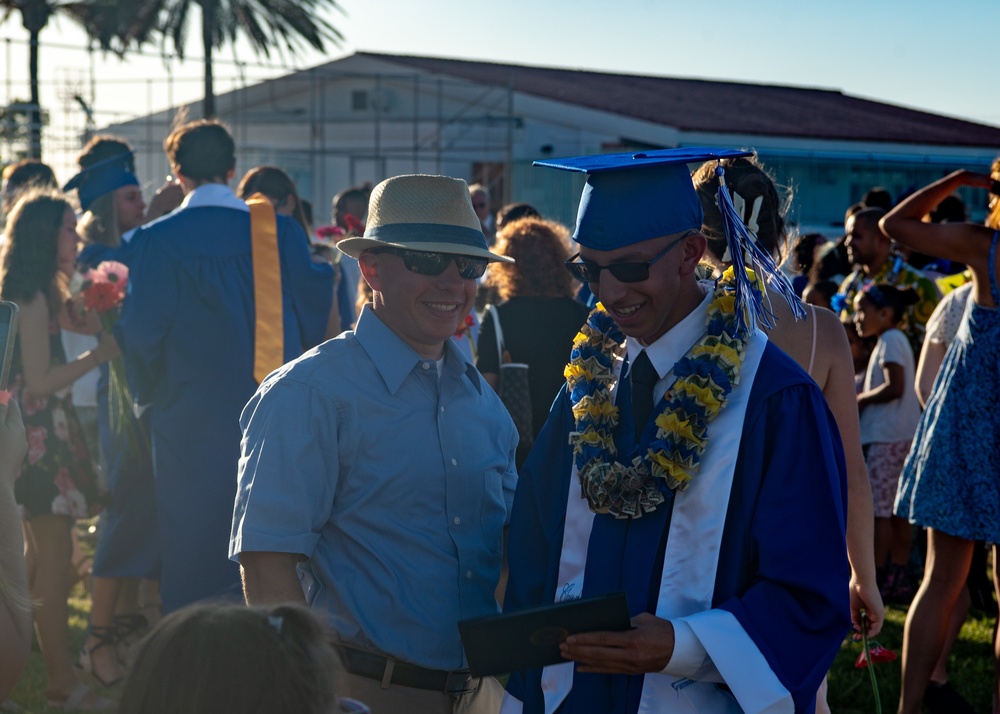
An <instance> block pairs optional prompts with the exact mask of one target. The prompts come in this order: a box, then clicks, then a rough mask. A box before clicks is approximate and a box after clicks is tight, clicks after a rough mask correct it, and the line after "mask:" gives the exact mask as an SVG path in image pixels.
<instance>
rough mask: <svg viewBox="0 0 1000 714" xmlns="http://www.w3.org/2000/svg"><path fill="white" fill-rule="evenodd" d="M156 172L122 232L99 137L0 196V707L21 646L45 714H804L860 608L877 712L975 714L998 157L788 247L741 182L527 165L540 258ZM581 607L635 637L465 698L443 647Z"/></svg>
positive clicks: (470, 203) (874, 204) (682, 163)
mask: <svg viewBox="0 0 1000 714" xmlns="http://www.w3.org/2000/svg"><path fill="white" fill-rule="evenodd" d="M164 151H165V153H166V155H167V158H168V160H169V164H170V167H171V177H170V178H169V179H168V181H167V183H166V184H164V185H163V186H161V187H160V188H159V189H158V190H157V191H156V192H155V194H154V195H153V196H151V197H150V200H149V204H148V205H147V204H146V203H145V201H144V197H143V193H142V188H141V186H140V185H139V181H138V179H137V178H136V175H135V165H134V158H133V152H132V149H131V147H130V146H129V145H128V143H127V142H125V141H124V140H122V139H120V138H117V137H113V136H105V135H102V136H97V137H95V138H94V139H92V140H91V141H90V142H89V143H88V144H87V145H86V146H85V147H84V148H83V150H82V152H81V153H80V155H79V158H78V164H79V167H78V168H79V171H78V173H77V174H76V175H75V176H73V177H72V178H71V179H70V180H69V181H67V182H66V183H65V184H63V185H62V188H61V189H60V184H59V183H58V182H57V180H56V177H55V175H54V174H53V172H52V171H51V169H49V167H47V166H45V165H44V164H42V163H41V162H38V161H34V160H25V161H22V162H19V163H17V164H14V165H12V166H9V167H7V168H6V169H5V170H4V173H3V178H4V185H3V211H4V222H5V230H4V233H3V239H2V247H0V299H2V300H7V301H12V302H14V303H16V304H17V305H18V307H19V324H18V329H17V342H16V348H15V351H14V361H13V364H12V368H11V379H10V385H9V392H0V538H2V540H0V664H2V666H0V701H3V700H4V699H5V698H6V697H7V696H9V694H10V693H11V691H13V688H14V686H15V684H16V683H17V681H18V677H19V674H20V672H21V670H22V669H23V666H24V662H25V659H26V657H27V652H28V649H29V648H30V646H31V641H32V637H31V627H32V624H33V626H34V634H35V637H36V638H37V642H38V646H39V649H40V650H41V653H42V656H43V659H44V662H45V674H46V685H45V686H46V690H45V699H46V701H47V702H48V704H49V706H50V707H53V708H61V709H64V710H67V711H91V710H118V711H121V712H130V713H131V712H157V711H163V712H167V711H191V712H206V713H207V712H222V713H225V712H234V713H235V712H245V711H248V710H251V709H256V710H260V711H297V712H298V711H301V712H317V714H318V713H319V712H331V711H343V712H351V711H354V712H362V711H367V710H368V708H370V710H371V711H375V712H390V713H391V712H439V711H440V712H459V711H461V712H472V713H477V712H484V713H485V712H491V713H492V712H504V714H513V713H516V712H525V713H527V712H545V713H546V714H548V713H550V712H562V713H563V714H569V713H571V712H594V711H600V712H621V713H622V714H626V713H627V714H633V713H634V712H637V711H677V712H689V711H690V712H695V711H719V712H722V711H776V712H777V711H789V712H790V711H796V712H811V711H819V712H822V711H829V708H828V706H827V703H826V697H827V684H826V678H825V677H826V673H827V671H828V669H829V668H830V665H831V663H832V662H833V659H834V656H835V655H836V653H837V651H838V649H839V648H840V646H841V644H842V642H843V640H844V637H845V635H846V634H847V633H848V631H849V630H850V629H851V628H853V629H854V630H855V631H856V632H859V633H860V632H864V634H865V635H866V636H868V637H874V636H875V635H877V634H878V632H879V631H880V630H881V628H882V626H883V622H884V618H885V606H884V603H886V602H888V603H892V604H894V605H899V606H903V607H907V608H908V611H907V618H906V625H905V628H904V641H903V648H902V688H901V689H902V691H901V696H900V700H899V704H898V708H899V712H901V713H906V714H908V713H910V712H920V711H922V707H924V706H927V707H928V708H929V709H930V711H932V712H959V713H961V712H966V711H969V712H971V711H973V709H972V707H971V706H970V705H969V704H968V702H966V701H965V700H964V699H963V698H962V696H961V694H960V693H959V692H958V691H956V689H955V688H954V687H952V685H951V684H950V683H949V679H948V672H947V661H948V656H949V653H950V650H951V647H952V646H953V644H954V643H955V641H956V639H957V637H958V631H959V629H960V628H961V625H962V623H963V622H964V620H965V618H966V616H967V613H968V611H969V609H970V607H973V606H974V607H976V608H977V609H979V610H982V611H985V612H987V613H988V614H993V615H995V614H996V602H995V600H994V592H993V590H994V586H993V584H991V583H989V580H988V578H987V576H986V571H987V554H988V551H987V546H990V545H993V544H996V543H997V542H1000V489H998V488H997V471H996V466H995V464H996V463H997V460H998V457H1000V453H998V442H997V439H998V436H997V434H998V433H1000V429H998V428H997V427H998V426H1000V424H998V423H997V417H996V416H995V415H996V410H995V408H994V406H995V402H996V401H997V399H998V398H1000V369H998V367H1000V365H998V364H997V359H998V357H997V355H1000V349H998V348H994V347H993V343H994V342H995V341H997V340H998V339H1000V324H995V323H996V319H997V318H996V315H997V314H998V312H997V307H998V306H1000V284H998V282H997V280H998V278H997V268H998V265H997V262H998V256H997V250H996V248H997V243H998V232H997V229H998V227H1000V197H998V196H1000V190H998V187H1000V183H998V181H1000V159H998V161H997V162H995V163H994V166H993V167H992V175H990V176H988V175H981V174H975V173H971V172H968V171H957V172H955V173H953V174H950V175H948V176H946V177H944V178H942V179H941V180H939V181H936V182H935V183H933V184H931V185H929V186H926V187H923V188H919V189H916V190H914V191H912V192H911V193H910V194H909V195H907V196H903V197H900V198H899V199H898V200H895V199H894V197H892V196H891V195H890V194H889V192H887V191H885V190H884V189H873V190H872V191H869V192H868V193H867V194H865V196H864V197H863V198H862V200H861V201H860V202H859V203H857V204H855V205H853V206H851V207H850V208H849V209H848V210H847V211H846V215H845V225H844V235H843V237H842V238H840V239H838V240H828V239H827V238H826V237H824V236H822V235H819V234H807V235H803V236H801V237H799V238H798V239H797V241H796V242H795V244H794V245H792V243H791V241H792V231H791V230H790V229H789V227H788V225H787V211H788V208H789V200H790V197H789V196H788V195H787V193H786V192H784V191H783V190H782V189H781V187H780V186H778V185H776V183H775V182H774V181H773V179H772V178H771V176H770V175H769V174H768V172H767V170H766V168H765V167H764V166H762V165H761V163H760V162H759V161H758V159H757V158H756V156H755V155H753V154H752V153H751V152H746V151H736V150H727V149H708V150H690V149H671V150H662V151H650V152H645V153H643V154H638V155H636V154H607V155H600V156H587V157H575V158H569V159H561V160H545V161H541V162H537V163H538V164H539V166H540V168H538V169H536V170H550V169H556V170H567V171H574V172H582V173H584V174H586V184H585V187H584V190H583V194H582V196H581V200H580V205H579V211H578V216H577V220H576V224H575V226H574V227H573V228H572V229H570V228H567V227H565V226H563V225H561V224H559V223H557V222H555V221H553V220H550V219H548V218H546V217H544V216H543V215H542V214H541V213H540V212H539V211H538V210H537V209H536V208H535V207H533V206H530V205H528V204H525V203H517V204H509V205H507V206H503V207H502V208H501V207H499V206H496V205H494V204H492V203H491V198H490V193H489V190H488V188H487V187H486V186H483V185H480V184H473V185H471V186H470V185H468V184H466V182H465V181H463V180H461V179H456V178H448V177H443V176H425V175H404V176H395V177H392V178H388V179H386V180H384V181H382V182H381V183H379V184H377V185H375V186H371V185H364V186H357V187H350V188H347V189H345V190H344V191H341V192H340V193H338V194H337V195H336V196H334V197H333V199H332V202H331V206H330V209H331V213H330V225H327V226H316V225H315V223H314V215H313V208H312V206H311V205H310V204H309V203H308V202H307V201H305V200H303V199H302V198H301V197H300V196H299V195H298V192H297V190H296V187H295V184H294V182H293V181H292V180H291V178H290V177H289V176H288V175H287V174H286V173H285V172H284V171H282V170H281V169H280V168H277V167H273V166H258V167H253V168H251V169H250V170H249V171H248V172H247V173H246V174H245V175H243V178H242V179H241V180H240V181H239V182H238V187H237V189H236V190H235V191H233V190H232V189H231V188H230V184H231V183H233V182H234V180H235V177H236V169H237V167H236V162H235V156H236V147H235V144H234V141H233V138H232V136H231V134H230V133H229V131H228V130H227V129H226V127H225V126H224V125H223V124H221V123H219V122H217V121H214V120H199V121H193V122H186V123H179V124H178V126H177V127H176V128H175V129H174V130H173V131H172V132H171V133H170V135H169V136H168V137H167V138H166V139H165V141H164ZM692 166H698V167H700V168H697V169H696V170H695V171H694V173H693V174H692V173H691V171H690V168H689V167H692ZM963 187H971V188H975V189H985V190H986V191H992V194H991V198H990V204H989V209H988V210H989V215H988V217H987V220H986V224H985V225H983V224H976V223H971V222H969V221H968V220H967V219H966V215H967V212H966V210H965V208H964V205H963V204H962V203H961V200H960V199H958V197H957V195H956V191H957V190H958V189H960V188H963ZM497 208H500V210H499V211H498V212H495V209H497ZM786 258H788V260H786ZM918 265H919V266H921V267H916V266H918ZM109 275H110V276H111V277H110V278H109V277H108V276H109ZM109 279H110V280H111V281H112V282H114V281H115V280H121V281H127V286H128V288H127V293H126V294H125V295H124V297H123V298H121V299H120V300H119V301H118V302H116V303H114V304H112V305H104V306H97V305H95V304H94V302H93V301H92V300H91V298H90V297H89V296H90V293H88V290H91V289H92V287H93V284H94V283H95V282H98V281H100V280H109ZM98 514H100V518H99V525H98V530H97V533H98V535H97V540H96V545H95V551H94V554H93V561H92V564H91V565H90V572H87V573H86V574H85V575H86V577H87V579H88V583H89V588H90V595H91V610H90V613H89V623H88V628H87V635H86V639H85V641H84V643H83V646H82V649H81V650H80V651H79V652H71V651H70V643H69V626H68V607H67V601H68V598H69V593H70V587H71V585H72V581H73V579H74V578H75V577H76V576H77V575H78V574H79V572H80V569H81V565H80V562H81V556H80V555H79V550H80V549H79V544H78V543H77V542H76V538H75V532H76V529H75V524H76V522H77V521H78V520H80V519H90V518H93V517H95V516H97V515H98ZM996 557H997V553H996V550H995V546H994V550H993V562H994V568H996V562H997V560H996ZM83 567H84V568H85V569H86V566H83ZM994 572H996V570H994ZM994 577H995V579H996V580H998V584H997V585H996V587H997V588H1000V578H997V577H996V576H994ZM616 591H624V592H625V594H626V599H627V603H628V615H629V617H630V618H631V629H629V630H625V631H620V632H617V631H616V632H605V631H598V632H586V631H583V632H577V633H574V634H570V635H568V636H565V635H564V636H563V637H561V638H560V641H559V648H560V654H561V658H562V660H563V661H562V662H552V663H550V664H547V665H545V666H543V667H525V668H523V669H516V670H515V671H513V672H512V673H511V676H510V678H509V681H507V683H506V686H505V687H502V686H501V685H500V684H499V682H498V681H497V680H496V679H495V678H493V677H489V676H477V674H478V673H474V672H473V671H472V670H470V666H469V660H468V657H467V653H466V646H465V645H466V643H465V642H463V639H462V636H461V634H460V631H459V627H458V623H459V622H462V621H466V620H471V619H476V618H480V617H484V616H488V615H493V614H496V613H497V612H499V611H500V610H501V609H502V611H503V612H504V613H507V612H511V613H513V612H518V611H521V610H525V609H530V608H538V607H541V606H553V608H555V609H554V611H557V609H558V608H556V606H557V605H559V604H562V603H565V602H567V601H571V600H575V599H580V598H587V597H590V596H600V595H604V594H607V593H612V592H616ZM161 618H162V619H161ZM998 642H1000V640H998ZM997 652H1000V648H998V649H997ZM998 657H1000V654H998ZM81 671H82V672H84V673H86V674H87V675H88V676H89V678H91V679H92V680H94V681H96V683H99V684H100V685H102V687H105V688H110V687H116V688H119V687H120V695H119V696H116V697H115V698H114V699H111V698H107V697H105V696H103V695H101V694H99V693H98V691H96V690H95V688H94V687H93V686H92V682H91V680H90V679H88V678H85V677H81V676H80V672H81ZM119 683H123V684H119ZM115 700H118V701H115ZM996 701H997V700H995V703H994V712H995V713H996V712H1000V704H997V703H996ZM362 702H363V703H362ZM16 707H17V704H16V703H15V702H13V701H11V700H7V701H6V702H4V703H3V705H2V706H0V709H12V710H13V709H16Z"/></svg>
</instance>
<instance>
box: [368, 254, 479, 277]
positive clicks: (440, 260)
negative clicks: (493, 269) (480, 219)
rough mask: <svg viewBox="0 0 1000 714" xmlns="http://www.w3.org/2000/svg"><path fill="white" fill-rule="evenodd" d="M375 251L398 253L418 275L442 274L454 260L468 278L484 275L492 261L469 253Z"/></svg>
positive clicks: (459, 272) (407, 266)
mask: <svg viewBox="0 0 1000 714" xmlns="http://www.w3.org/2000/svg"><path fill="white" fill-rule="evenodd" d="M375 252H376V253H389V254H391V255H398V256H399V257H400V258H402V259H403V265H404V266H405V267H406V269H407V270H409V271H410V272H411V273H416V274H417V275H440V274H441V273H443V272H444V271H445V270H447V269H448V264H449V263H450V262H451V261H453V260H454V261H455V266H456V267H457V268H458V274H459V275H460V276H462V277H463V278H464V279H466V280H475V279H477V278H481V277H483V274H484V273H485V272H486V266H487V265H489V262H490V261H489V260H487V259H486V258H473V257H472V256H468V255H454V254H452V253H427V252H425V251H422V250H407V249H405V248H379V249H378V250H377V251H375Z"/></svg>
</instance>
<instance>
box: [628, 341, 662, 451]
mask: <svg viewBox="0 0 1000 714" xmlns="http://www.w3.org/2000/svg"><path fill="white" fill-rule="evenodd" d="M629 378H630V379H631V380H632V422H633V423H634V424H635V434H636V441H638V440H639V438H640V437H641V436H642V432H643V430H644V429H645V427H646V422H647V421H649V414H650V412H652V411H653V388H654V387H655V386H656V382H657V380H658V379H659V378H660V375H658V374H657V373H656V368H655V367H653V363H652V362H650V361H649V355H647V354H646V350H643V351H642V352H640V353H639V356H638V357H636V358H635V362H634V363H633V364H632V367H631V369H630V370H629Z"/></svg>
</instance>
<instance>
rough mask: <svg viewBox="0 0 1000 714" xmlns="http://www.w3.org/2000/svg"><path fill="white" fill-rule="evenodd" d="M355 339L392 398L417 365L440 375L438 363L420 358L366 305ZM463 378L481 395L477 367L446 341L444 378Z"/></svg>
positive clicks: (456, 347) (452, 344)
mask: <svg viewBox="0 0 1000 714" xmlns="http://www.w3.org/2000/svg"><path fill="white" fill-rule="evenodd" d="M354 336H355V338H356V339H357V341H358V343H359V344H360V345H361V347H362V348H363V349H364V350H365V352H366V353H367V354H368V358H369V359H370V360H371V361H372V364H374V365H375V369H377V370H378V372H379V374H380V375H382V379H383V380H384V381H385V386H386V388H388V390H389V393H390V394H395V393H396V392H397V391H399V388H400V387H401V386H403V382H405V381H406V378H407V377H408V376H409V375H410V373H411V372H412V371H413V370H414V369H415V368H416V367H417V365H421V364H427V365H429V366H428V369H433V370H434V371H435V374H436V373H437V366H436V364H435V360H432V359H423V358H422V357H421V356H420V355H418V354H417V353H416V351H414V349H413V348H412V347H410V346H409V345H408V344H406V342H405V341H403V339H402V338H401V337H400V336H399V335H397V334H396V333H395V332H393V331H392V330H391V329H390V328H389V326H388V325H386V324H385V323H384V322H382V319H381V318H380V317H379V316H378V315H376V314H375V311H374V310H372V309H371V307H369V306H368V305H365V307H364V309H362V311H361V316H360V317H359V318H358V324H357V326H356V327H355V328H354ZM463 374H464V375H465V376H466V377H467V378H468V380H469V381H470V382H471V384H472V387H473V388H474V389H475V390H476V391H477V392H479V393H480V394H482V391H483V390H482V384H481V382H480V378H479V372H478V371H476V368H475V366H474V365H473V364H472V363H471V362H469V361H468V360H467V359H466V357H465V355H464V354H463V353H462V350H461V349H459V347H458V345H456V344H454V341H453V340H450V339H449V340H445V342H444V371H443V372H442V375H441V376H442V378H446V377H450V378H453V379H455V378H458V377H460V376H461V375H463Z"/></svg>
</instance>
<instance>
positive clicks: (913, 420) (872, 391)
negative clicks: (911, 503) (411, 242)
mask: <svg viewBox="0 0 1000 714" xmlns="http://www.w3.org/2000/svg"><path fill="white" fill-rule="evenodd" d="M917 299H918V298H917V294H916V293H915V292H914V291H913V290H910V289H905V290H900V289H897V288H895V287H893V286H891V285H886V284H874V283H869V284H868V285H866V286H865V288H864V289H863V290H862V291H861V292H860V293H858V296H857V299H856V300H855V308H854V309H855V317H854V321H855V324H856V325H857V331H858V335H859V336H861V337H862V338H865V337H872V336H877V337H878V342H876V344H875V349H874V351H873V352H872V354H871V358H870V359H869V361H868V369H867V372H866V373H865V381H864V387H863V389H862V391H861V393H860V394H858V408H859V409H860V410H861V444H862V447H863V448H864V452H865V463H866V464H867V466H868V475H869V477H870V478H871V482H872V496H873V499H874V504H875V564H876V566H877V568H878V569H879V570H878V573H879V577H878V580H879V589H880V591H881V593H882V597H883V599H885V600H886V601H887V602H899V603H908V602H909V601H910V599H911V598H912V597H913V589H912V587H911V585H910V582H909V579H908V576H907V573H906V565H907V563H908V562H909V559H910V546H911V534H910V524H909V523H908V522H907V521H906V519H904V518H899V517H898V516H893V515H892V504H893V500H894V499H895V496H896V488H897V486H898V483H899V474H900V472H901V471H902V469H903V461H904V460H905V459H906V455H907V453H909V451H910V441H911V440H912V439H913V434H914V433H915V432H916V429H917V423H918V422H919V421H920V404H919V402H918V401H917V393H916V391H915V390H914V363H913V352H912V350H911V349H910V345H909V341H908V340H907V339H906V335H905V334H904V333H903V332H902V331H901V330H900V329H898V325H899V323H900V320H902V318H903V313H904V311H905V310H906V308H907V307H908V306H910V305H913V304H915V303H916V302H917Z"/></svg>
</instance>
